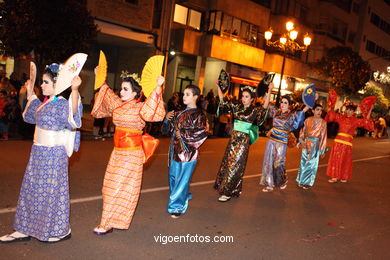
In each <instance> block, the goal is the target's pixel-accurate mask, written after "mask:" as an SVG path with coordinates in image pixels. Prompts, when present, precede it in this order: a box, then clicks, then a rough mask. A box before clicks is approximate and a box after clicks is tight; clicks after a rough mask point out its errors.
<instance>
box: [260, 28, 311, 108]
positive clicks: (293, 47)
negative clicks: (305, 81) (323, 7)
mask: <svg viewBox="0 0 390 260" xmlns="http://www.w3.org/2000/svg"><path fill="white" fill-rule="evenodd" d="M286 30H287V32H286V33H284V34H282V36H281V37H280V38H279V40H276V41H271V38H272V34H273V30H272V29H271V28H270V29H268V30H267V31H266V32H264V38H265V40H266V44H267V45H268V46H272V47H276V48H279V49H281V50H282V51H283V63H282V71H281V73H280V82H279V88H278V95H277V97H276V104H278V103H279V99H280V91H281V88H282V81H283V73H284V65H285V63H286V53H287V52H295V51H298V50H299V51H306V50H307V47H309V45H310V43H311V38H310V36H309V34H308V33H306V34H305V35H304V37H303V45H300V44H299V43H298V42H296V41H295V40H296V39H297V38H298V31H297V30H296V29H294V23H293V22H291V21H289V22H287V23H286Z"/></svg>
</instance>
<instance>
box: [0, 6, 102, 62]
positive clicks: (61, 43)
mask: <svg viewBox="0 0 390 260" xmlns="http://www.w3.org/2000/svg"><path fill="white" fill-rule="evenodd" d="M0 12H1V14H0V15H1V19H0V40H1V42H2V45H3V46H2V47H3V52H4V53H5V54H7V55H10V56H14V57H19V55H29V54H30V53H31V52H33V53H34V56H35V61H36V63H37V65H38V67H39V68H38V69H42V65H43V64H47V63H52V62H64V61H65V59H66V58H68V57H69V56H70V55H72V54H73V53H76V52H88V50H89V47H90V45H91V43H92V42H93V40H94V39H95V38H96V35H97V26H96V25H95V24H94V21H93V17H92V16H91V15H90V13H89V11H88V10H87V6H86V1H80V0H56V1H52V0H39V1H36V0H4V2H2V3H0Z"/></svg>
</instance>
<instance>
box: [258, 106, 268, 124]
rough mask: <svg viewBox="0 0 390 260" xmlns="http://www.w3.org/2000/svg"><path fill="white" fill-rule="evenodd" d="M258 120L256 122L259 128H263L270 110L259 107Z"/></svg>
mask: <svg viewBox="0 0 390 260" xmlns="http://www.w3.org/2000/svg"><path fill="white" fill-rule="evenodd" d="M256 109H257V111H256V112H257V118H256V122H257V125H258V126H261V125H262V124H263V123H264V121H265V120H266V119H267V114H268V108H267V109H264V108H263V107H257V108H256Z"/></svg>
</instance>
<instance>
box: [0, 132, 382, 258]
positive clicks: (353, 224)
mask: <svg viewBox="0 0 390 260" xmlns="http://www.w3.org/2000/svg"><path fill="white" fill-rule="evenodd" d="M227 141H228V139H219V138H216V139H209V140H207V141H206V143H205V144H204V145H203V146H202V149H201V157H200V161H199V163H198V166H197V168H196V170H195V173H194V176H193V179H192V187H191V192H192V194H193V199H192V200H191V201H190V206H189V209H188V211H187V213H186V214H185V215H183V216H182V217H181V218H179V219H172V218H170V215H169V214H168V213H166V204H167V198H168V193H169V191H168V187H167V149H168V142H169V139H167V138H163V139H161V144H160V146H159V148H158V150H157V152H156V155H155V156H154V157H153V159H152V160H151V161H150V162H148V164H147V165H145V172H144V178H143V186H142V194H141V199H140V202H139V205H138V208H137V211H136V214H135V217H134V219H133V222H132V225H131V227H130V229H129V230H127V231H117V230H115V231H114V232H113V233H111V234H108V235H106V236H101V237H99V236H96V235H94V234H93V233H92V229H93V228H94V227H95V226H96V225H97V224H98V222H99V218H100V214H101V207H102V205H101V204H102V201H101V198H100V195H101V192H100V190H101V185H102V182H103V176H104V171H105V167H106V164H107V161H108V158H109V155H110V152H111V150H112V146H113V144H112V141H104V142H103V141H83V142H82V145H81V149H80V151H79V152H78V153H76V154H74V155H73V156H72V158H71V162H70V174H69V177H70V190H71V198H72V202H71V203H72V205H71V225H72V238H71V239H70V240H67V241H63V242H60V243H57V244H46V243H41V242H39V241H37V240H31V241H29V242H23V243H15V244H7V245H4V244H3V245H0V259H24V258H29V259H389V255H390V254H389V253H388V250H387V249H388V245H389V244H390V243H389V242H390V236H389V234H390V204H389V197H390V189H389V188H388V187H389V184H390V175H389V173H390V172H389V167H390V140H387V139H382V140H374V139H367V138H356V139H355V140H354V148H353V149H354V151H353V159H354V168H353V178H352V181H351V182H349V183H346V184H341V183H337V184H328V183H327V181H326V180H327V178H326V176H325V171H326V163H327V161H328V158H327V157H326V158H325V159H324V160H322V161H321V162H320V168H319V171H318V176H317V180H316V183H315V186H314V187H313V189H311V190H301V189H299V188H297V187H296V184H295V177H296V174H297V169H296V168H297V167H299V156H300V151H299V150H298V149H289V150H288V153H287V169H288V174H289V185H288V187H287V189H286V190H284V191H279V190H277V191H275V192H273V193H263V192H261V187H260V186H259V179H260V169H261V164H262V159H263V153H264V147H265V142H266V139H265V138H260V140H259V141H258V142H257V143H256V144H255V145H254V146H253V147H251V151H250V155H249V160H248V166H247V169H246V173H245V176H246V177H245V181H244V187H243V194H242V195H241V196H240V198H238V199H236V198H234V199H232V200H231V201H229V202H228V203H219V202H217V198H218V195H217V193H216V192H215V191H214V190H213V189H212V183H213V181H214V179H215V176H216V173H217V171H218V168H219V164H220V161H221V159H222V156H223V152H224V149H225V147H226V144H227ZM331 143H332V140H330V142H329V145H331ZM30 148H31V141H8V142H1V143H0V154H1V156H0V235H2V234H5V233H8V232H11V231H12V222H13V217H14V207H15V205H16V202H17V199H18V195H19V189H20V184H21V181H22V178H23V173H24V170H25V167H26V164H27V161H28V157H29V152H30ZM174 236H178V237H177V238H176V241H177V242H173V240H174V239H175V238H174ZM179 236H181V237H179ZM215 236H218V237H216V238H215V239H219V240H224V239H225V240H230V242H225V243H222V242H216V241H213V240H214V237H215ZM207 239H210V242H206V240H207ZM178 240H181V242H180V241H178ZM196 241H198V242H196ZM202 241H203V242H202Z"/></svg>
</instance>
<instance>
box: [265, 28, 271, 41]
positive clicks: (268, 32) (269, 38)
mask: <svg viewBox="0 0 390 260" xmlns="http://www.w3.org/2000/svg"><path fill="white" fill-rule="evenodd" d="M264 38H265V39H266V40H267V41H269V40H271V38H272V29H271V28H270V29H269V30H268V31H265V33H264Z"/></svg>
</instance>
